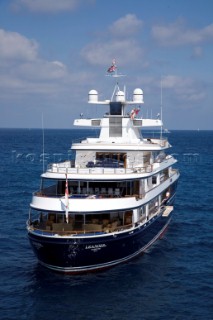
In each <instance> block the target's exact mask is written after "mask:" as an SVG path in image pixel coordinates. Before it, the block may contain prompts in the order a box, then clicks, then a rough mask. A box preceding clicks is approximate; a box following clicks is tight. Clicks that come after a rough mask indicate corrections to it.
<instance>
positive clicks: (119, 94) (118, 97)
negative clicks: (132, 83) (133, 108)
mask: <svg viewBox="0 0 213 320" xmlns="http://www.w3.org/2000/svg"><path fill="white" fill-rule="evenodd" d="M115 100H116V102H122V101H124V100H125V99H124V92H123V91H120V90H119V91H118V92H117V93H116V98H115Z"/></svg>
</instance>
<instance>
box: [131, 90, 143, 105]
mask: <svg viewBox="0 0 213 320" xmlns="http://www.w3.org/2000/svg"><path fill="white" fill-rule="evenodd" d="M133 101H134V102H138V103H143V90H141V89H140V88H136V89H135V90H134V91H133Z"/></svg>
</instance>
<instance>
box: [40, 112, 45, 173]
mask: <svg viewBox="0 0 213 320" xmlns="http://www.w3.org/2000/svg"><path fill="white" fill-rule="evenodd" d="M41 122H42V151H43V157H42V162H43V172H44V116H43V112H42V116H41Z"/></svg>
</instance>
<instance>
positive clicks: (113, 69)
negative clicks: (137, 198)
mask: <svg viewBox="0 0 213 320" xmlns="http://www.w3.org/2000/svg"><path fill="white" fill-rule="evenodd" d="M116 68H117V67H116V65H115V59H114V60H113V61H112V65H111V67H109V69H108V70H107V72H108V73H112V72H115V70H116Z"/></svg>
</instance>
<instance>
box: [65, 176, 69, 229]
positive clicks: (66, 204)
mask: <svg viewBox="0 0 213 320" xmlns="http://www.w3.org/2000/svg"><path fill="white" fill-rule="evenodd" d="M65 208H66V210H65V217H66V223H68V222H69V190H68V180H67V173H66V185H65Z"/></svg>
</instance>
